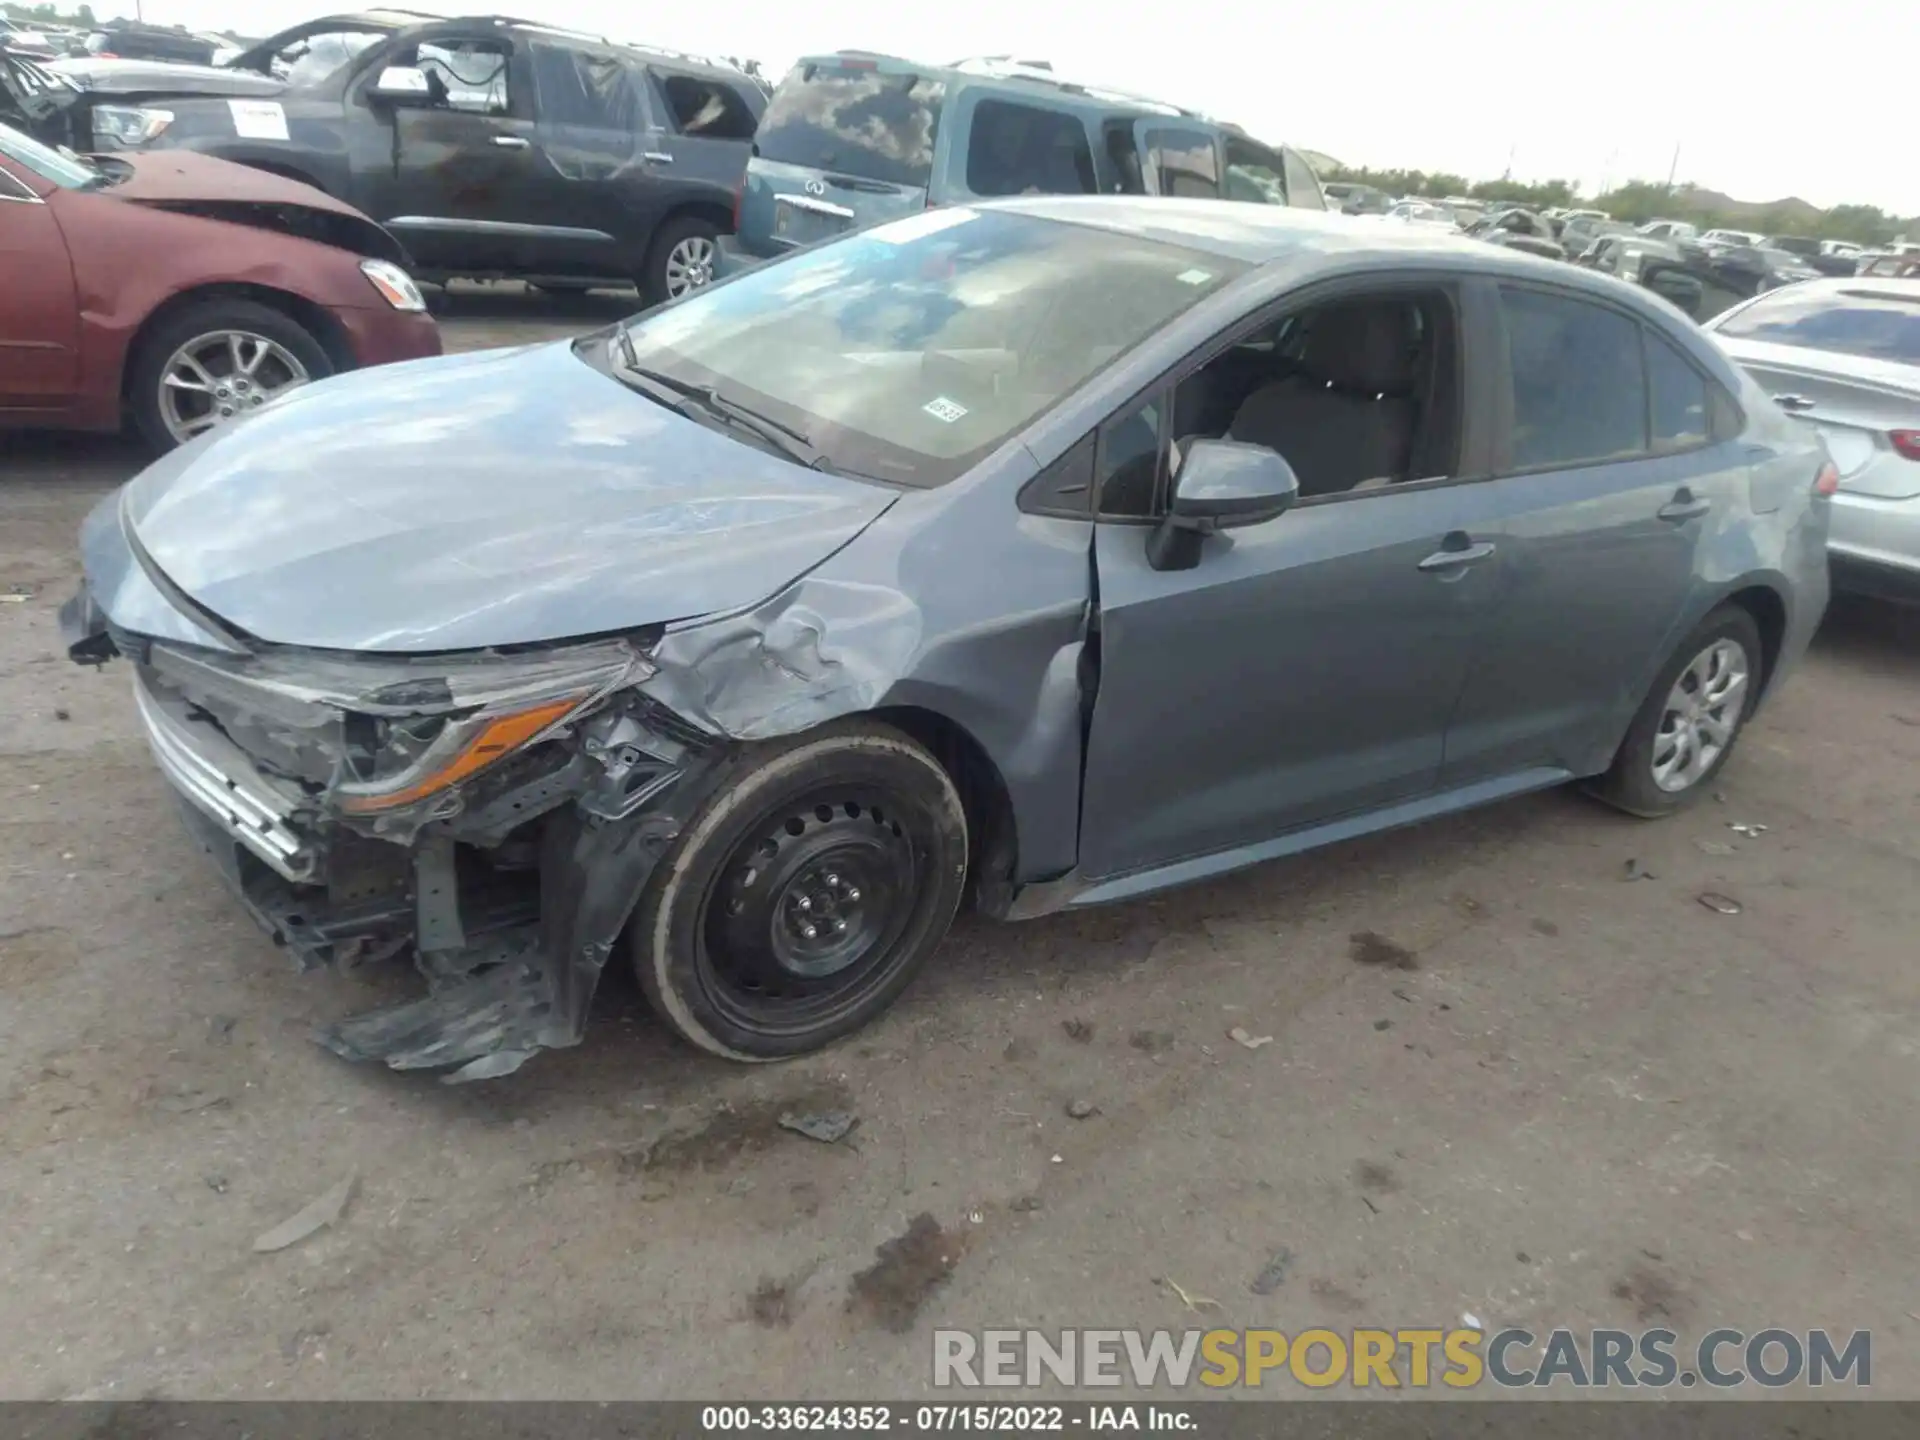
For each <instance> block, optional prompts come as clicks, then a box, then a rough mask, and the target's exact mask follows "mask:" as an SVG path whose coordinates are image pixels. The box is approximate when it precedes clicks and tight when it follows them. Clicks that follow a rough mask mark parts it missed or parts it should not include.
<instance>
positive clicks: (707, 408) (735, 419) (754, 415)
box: [614, 330, 836, 474]
mask: <svg viewBox="0 0 1920 1440" xmlns="http://www.w3.org/2000/svg"><path fill="white" fill-rule="evenodd" d="M614 346H615V355H614V368H615V370H616V371H617V372H618V373H619V374H620V376H621V377H622V378H623V379H625V380H627V381H628V382H629V383H630V384H633V385H635V386H636V387H637V388H639V389H643V390H646V391H647V392H648V393H650V394H652V395H653V397H654V398H655V399H656V400H659V401H660V402H661V403H662V404H664V405H669V406H671V407H672V408H673V409H675V410H678V411H679V412H680V413H681V414H682V415H689V416H692V415H695V414H696V413H698V414H704V415H708V416H711V417H712V418H714V419H717V420H720V421H723V422H725V423H726V424H729V425H735V426H738V427H739V428H740V429H742V430H746V431H748V432H750V433H751V434H754V435H757V436H758V437H759V438H760V439H762V440H764V441H766V442H767V443H768V444H769V445H772V446H773V447H774V448H775V449H776V450H778V451H780V452H781V453H782V454H783V455H786V456H787V457H788V458H790V459H793V460H798V461H799V462H800V463H801V464H802V465H805V466H807V467H808V468H809V469H813V470H824V471H826V472H827V473H828V474H833V473H836V472H835V471H834V467H833V462H832V461H830V460H828V459H827V457H826V454H825V452H823V451H822V450H821V449H820V448H819V447H818V446H816V445H815V444H814V443H813V441H812V440H810V439H809V438H808V437H807V435H806V433H805V432H804V431H801V430H796V429H794V427H793V426H791V425H788V424H786V423H784V422H783V421H779V420H776V419H774V418H773V417H772V416H771V415H765V414H762V413H761V412H760V411H758V410H755V409H753V408H751V407H750V406H746V405H742V404H741V403H740V402H739V401H738V400H733V399H730V398H728V397H727V396H725V395H722V394H721V393H720V391H719V390H718V389H717V388H716V387H714V386H712V385H695V384H692V383H690V382H688V381H686V380H681V379H677V378H676V377H674V376H672V375H666V374H662V373H661V372H660V371H658V370H649V369H647V368H646V367H645V366H643V365H640V364H638V363H637V362H636V360H635V358H634V354H633V342H632V341H631V340H630V339H628V338H627V333H626V331H624V330H621V331H618V332H616V338H615V341H614Z"/></svg>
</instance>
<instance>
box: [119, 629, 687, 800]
mask: <svg viewBox="0 0 1920 1440" xmlns="http://www.w3.org/2000/svg"><path fill="white" fill-rule="evenodd" d="M163 652H164V653H163ZM153 655H154V663H155V666H156V668H158V669H159V670H160V671H161V673H162V674H163V675H170V676H171V677H172V678H174V679H175V680H176V681H177V682H178V683H179V684H180V685H181V687H182V689H183V690H185V691H186V692H187V693H188V694H189V695H190V696H198V697H199V703H202V704H204V705H206V706H207V708H208V709H209V710H210V711H212V712H213V713H214V714H215V716H216V718H217V717H218V716H219V714H220V712H221V710H222V709H223V708H225V705H224V704H223V701H224V702H226V704H232V705H235V706H239V707H243V708H245V709H248V710H252V711H266V710H271V711H272V712H274V714H275V715H276V716H277V717H278V720H279V723H280V724H281V725H282V726H283V727H292V728H301V727H300V720H301V717H303V716H304V717H306V718H307V719H308V720H309V722H310V721H311V719H312V718H313V717H314V716H315V715H316V713H318V714H326V715H329V716H330V717H332V718H333V719H335V720H337V724H335V723H329V724H326V725H325V726H324V727H319V728H318V729H316V728H307V729H306V733H307V735H308V736H309V742H308V743H310V744H311V743H314V742H315V741H319V743H321V744H323V745H324V746H325V748H327V749H329V750H331V751H332V752H333V762H334V763H333V764H332V766H331V767H330V768H331V770H332V773H333V776H334V781H333V784H332V785H331V786H330V787H329V790H330V793H331V795H332V798H333V801H334V803H335V804H336V805H337V806H338V807H339V808H340V809H341V810H343V811H345V812H346V813H348V814H352V815H375V814H379V813H381V812H383V811H388V810H397V809H400V808H401V807H403V806H408V805H413V804H415V803H417V802H419V801H422V800H426V799H428V798H430V797H432V796H434V795H438V794H441V793H442V792H444V791H447V790H449V789H451V788H452V787H453V786H455V785H457V784H459V783H460V782H461V781H464V780H468V779H471V778H472V777H473V776H475V775H477V774H479V773H480V772H481V771H483V770H485V769H487V768H488V767H490V766H492V765H494V764H497V763H498V762H500V761H502V760H505V759H506V758H507V757H508V756H510V755H513V754H515V753H517V752H519V751H521V750H523V749H525V748H526V747H527V746H529V745H533V744H537V743H538V742H539V741H541V740H543V739H545V738H547V737H548V736H550V735H551V734H552V733H553V732H554V731H555V730H557V729H559V728H560V727H561V726H562V725H564V724H565V723H566V722H567V721H568V720H569V719H570V718H572V717H573V716H574V715H576V714H578V713H579V712H580V711H581V710H583V709H585V708H587V707H589V706H591V705H593V704H594V703H595V702H596V701H598V700H600V699H601V698H603V697H604V696H606V695H608V694H610V693H612V692H613V691H615V690H618V689H620V688H621V687H623V686H625V685H629V684H633V683H636V682H638V681H640V680H644V679H646V678H647V676H649V675H651V674H652V673H653V666H652V664H651V663H650V662H649V661H648V660H647V659H646V658H645V657H644V656H643V655H641V653H640V652H639V651H638V650H636V649H635V648H634V647H633V646H632V645H630V644H628V643H627V642H625V641H622V640H614V641H604V642H599V643H594V644H587V645H575V646H568V647H565V648H561V649H555V650H545V651H540V652H537V653H531V654H525V655H484V656H476V657H473V658H470V659H469V658H461V657H442V658H439V659H435V660H428V659H420V660H405V659H400V658H396V657H378V658H375V657H368V658H366V659H362V660H355V659H351V658H332V657H327V658H320V657H312V656H300V655H297V654H267V655H257V656H249V657H247V658H245V659H239V660H231V661H230V660H227V659H226V658H224V657H214V656H210V655H207V654H205V652H196V653H194V654H192V655H189V654H187V653H186V652H184V651H178V650H174V649H172V648H171V647H161V646H155V647H154V652H153ZM319 729H323V730H324V732H325V735H326V738H325V739H324V740H319Z"/></svg>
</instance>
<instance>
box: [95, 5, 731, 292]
mask: <svg viewBox="0 0 1920 1440" xmlns="http://www.w3.org/2000/svg"><path fill="white" fill-rule="evenodd" d="M228 69H229V72H230V73H233V74H234V76H235V78H236V79H238V78H241V77H242V72H246V71H251V72H253V75H251V76H248V77H246V78H248V79H250V80H252V81H253V84H251V85H250V86H249V87H248V88H249V90H250V91H251V93H250V94H247V95H245V96H237V95H235V94H233V93H232V91H231V90H230V89H228V88H227V87H225V86H223V87H221V88H222V90H225V91H226V93H224V94H222V95H220V96H219V97H218V98H216V97H215V96H213V95H199V96H196V95H191V94H180V93H174V94H165V95H163V94H161V93H160V92H158V91H156V90H153V89H150V88H149V89H146V90H145V91H144V92H143V94H142V96H141V103H142V105H143V106H144V107H145V108H142V109H139V110H135V111H124V110H122V111H116V112H115V114H114V117H113V118H114V121H115V124H116V125H117V126H118V127H119V130H120V132H121V133H122V134H124V135H126V136H127V137H129V139H130V140H131V141H132V142H133V143H137V144H141V145H144V146H147V147H150V148H169V147H170V148H176V149H186V150H198V151H200V152H202V153H204V154H208V155H217V156H219V157H221V158H222V159H226V160H236V161H239V162H240V163H242V164H245V165H252V166H254V167H256V168H257V169H261V170H269V171H272V172H274V173H276V174H280V175H287V176H290V177H292V178H294V179H297V180H303V181H306V182H307V183H308V184H311V185H315V186H318V187H319V188H320V189H322V190H325V191H326V192H327V193H328V194H331V195H336V196H338V197H340V198H341V199H343V200H346V201H348V202H349V203H350V204H352V205H355V206H357V207H358V208H359V209H361V210H364V211H365V212H366V213H367V214H369V215H371V216H373V217H374V218H375V219H377V220H379V221H380V222H381V223H382V224H384V225H385V226H386V227H387V228H388V229H390V230H391V231H392V232H393V233H394V234H395V235H396V236H398V237H399V238H400V239H401V241H402V242H403V243H404V244H405V245H406V246H407V249H408V250H409V252H410V253H411V255H412V258H413V261H414V266H415V271H416V273H417V274H419V275H421V276H422V277H423V278H426V279H433V280H444V279H447V278H450V277H453V276H471V277H477V278H492V277H512V278H518V279H524V280H529V281H533V282H535V283H538V284H542V285H545V286H547V287H548V288H557V289H566V288H584V287H586V286H589V285H605V284H624V283H626V282H629V281H631V282H634V283H636V284H637V285H639V287H640V289H641V292H642V293H643V294H644V295H645V296H646V297H647V298H648V299H649V300H650V301H659V300H665V299H669V298H671V297H672V296H675V295H678V294H680V293H682V292H683V291H685V290H689V289H693V288H695V287H697V286H700V285H704V284H705V283H706V282H707V280H708V279H709V278H710V277H711V274H712V263H713V254H714V242H715V240H716V238H717V237H718V236H719V235H721V234H723V233H725V232H727V231H728V230H730V229H731V228H732V223H733V202H734V194H735V191H736V190H737V188H738V186H739V184H740V177H741V173H742V171H743V170H744V169H745V166H746V161H747V151H748V146H749V144H750V143H751V141H752V139H753V132H754V127H755V126H756V125H757V124H758V123H759V119H760V113H761V111H762V110H764V109H765V108H766V95H765V92H764V91H763V90H762V89H761V88H760V86H759V84H758V83H756V81H755V80H754V79H753V78H752V77H751V76H749V75H747V74H745V73H744V72H742V71H740V70H737V69H735V68H733V67H732V66H730V65H727V64H724V63H722V62H718V61H709V60H701V59H696V58H694V57H692V56H686V55H680V54H675V53H672V52H668V51H660V50H652V49H647V48H645V47H641V46H634V45H625V44H619V43H615V42H612V41H609V40H605V39H601V38H599V37H597V36H592V35H583V34H576V33H574V32H571V31H565V30H556V29H550V28H548V27H545V26H541V25H535V24H531V23H529V22H526V21H519V20H509V19H502V18H498V17H483V18H473V19H462V20H441V19H432V20H428V19H423V18H422V17H419V16H415V15H402V14H397V13H394V12H371V13H368V14H364V15H344V16H335V17H331V18H329V19H326V20H316V21H310V22H308V23H307V24H305V25H299V26H295V27H294V28H293V29H291V30H287V31H282V32H281V33H280V34H279V35H276V36H274V37H272V38H271V39H269V40H266V41H263V42H262V43H261V44H260V45H257V46H255V47H254V48H253V49H251V50H249V51H247V52H246V53H245V54H243V55H241V56H239V57H237V58H236V59H234V60H232V61H230V62H229V66H228ZM202 73H204V72H202ZM181 88H182V89H183V90H188V89H191V88H192V87H190V86H187V85H185V84H184V83H183V84H182V86H181ZM95 98H96V102H97V101H98V100H99V99H103V98H104V97H100V96H96V97H95ZM98 132H99V126H98V125H96V133H98Z"/></svg>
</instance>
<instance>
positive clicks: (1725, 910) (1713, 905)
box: [1699, 890, 1742, 915]
mask: <svg viewBox="0 0 1920 1440" xmlns="http://www.w3.org/2000/svg"><path fill="white" fill-rule="evenodd" d="M1699 900H1700V903H1701V904H1702V905H1704V906H1706V907H1707V909H1709V910H1711V911H1713V912H1714V913H1716V914H1719V915H1738V914H1739V913H1740V911H1741V908H1742V907H1741V904H1740V902H1739V901H1738V900H1735V899H1732V898H1731V897H1729V896H1726V895H1719V894H1716V893H1714V892H1713V891H1711V890H1709V891H1707V892H1706V893H1705V894H1703V895H1701V896H1700V897H1699Z"/></svg>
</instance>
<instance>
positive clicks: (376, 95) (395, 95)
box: [367, 65, 433, 105]
mask: <svg viewBox="0 0 1920 1440" xmlns="http://www.w3.org/2000/svg"><path fill="white" fill-rule="evenodd" d="M367 95H368V97H369V98H370V99H374V100H384V101H386V102H387V104H389V105H431V104H432V103H433V82H432V81H430V80H428V79H427V72H426V71H424V70H422V69H420V68H419V67H417V66H414V65H389V66H387V67H386V68H385V69H384V70H382V71H381V72H380V75H379V78H378V79H376V80H375V81H374V82H373V85H372V87H371V88H370V89H369V90H368V91H367Z"/></svg>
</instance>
